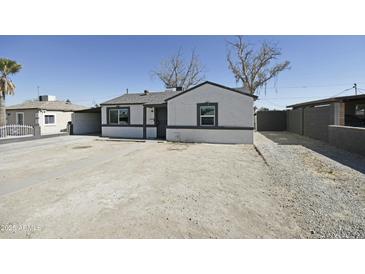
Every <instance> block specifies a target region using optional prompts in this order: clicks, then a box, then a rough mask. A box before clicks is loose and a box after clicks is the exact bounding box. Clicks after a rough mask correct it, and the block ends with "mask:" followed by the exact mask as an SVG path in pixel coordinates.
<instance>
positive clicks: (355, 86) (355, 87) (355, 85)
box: [353, 83, 357, 95]
mask: <svg viewBox="0 0 365 274" xmlns="http://www.w3.org/2000/svg"><path fill="white" fill-rule="evenodd" d="M353 88H354V89H355V95H357V84H356V83H355V84H354V86H353Z"/></svg>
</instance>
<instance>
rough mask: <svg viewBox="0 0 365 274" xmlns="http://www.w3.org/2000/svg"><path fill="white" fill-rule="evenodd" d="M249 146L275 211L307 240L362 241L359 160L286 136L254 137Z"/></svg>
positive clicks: (364, 163) (363, 179)
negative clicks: (259, 159) (263, 168)
mask: <svg viewBox="0 0 365 274" xmlns="http://www.w3.org/2000/svg"><path fill="white" fill-rule="evenodd" d="M255 144H256V147H257V148H258V150H259V151H260V152H261V154H262V155H263V157H264V158H265V160H266V161H267V163H268V165H269V167H270V169H271V174H272V179H273V180H272V182H273V183H274V184H275V188H276V190H275V191H274V192H275V196H276V198H277V199H278V201H280V206H281V207H285V208H286V209H287V210H289V211H291V215H292V216H293V217H294V218H295V220H296V223H297V225H298V226H300V227H301V228H302V229H303V231H305V232H308V231H309V232H310V233H311V235H310V237H311V238H365V175H364V174H365V158H364V157H362V156H359V155H355V154H352V153H349V152H346V151H344V150H340V149H336V148H334V147H332V146H330V145H327V144H325V143H323V142H320V141H317V140H313V139H310V138H307V137H303V136H300V135H297V134H293V133H289V132H262V134H260V133H256V135H255ZM275 188H273V190H274V189H275ZM303 236H304V235H303ZM307 236H308V235H307Z"/></svg>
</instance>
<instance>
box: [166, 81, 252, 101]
mask: <svg viewBox="0 0 365 274" xmlns="http://www.w3.org/2000/svg"><path fill="white" fill-rule="evenodd" d="M205 84H210V85H212V86H216V87H220V88H223V89H227V90H230V91H233V92H237V93H239V94H241V95H246V96H249V97H252V98H254V100H256V99H257V96H256V95H252V94H249V93H246V92H243V91H240V90H238V89H235V88H230V87H226V86H223V85H221V84H217V83H214V82H210V81H205V82H203V83H200V84H199V85H196V86H194V87H192V88H189V89H187V90H184V91H183V92H180V93H179V94H176V95H174V96H172V97H170V98H168V99H166V101H169V100H171V99H173V98H176V97H177V96H180V95H182V94H184V93H187V92H189V91H192V90H194V89H196V88H198V87H201V86H203V85H205Z"/></svg>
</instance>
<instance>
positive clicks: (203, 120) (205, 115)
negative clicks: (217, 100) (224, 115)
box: [198, 104, 217, 126]
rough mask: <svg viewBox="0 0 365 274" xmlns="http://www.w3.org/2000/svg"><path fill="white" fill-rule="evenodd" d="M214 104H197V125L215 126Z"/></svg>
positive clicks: (215, 109)
mask: <svg viewBox="0 0 365 274" xmlns="http://www.w3.org/2000/svg"><path fill="white" fill-rule="evenodd" d="M216 106H217V105H216V104H199V105H198V111H199V126H216V114H217V113H216V112H217V108H216Z"/></svg>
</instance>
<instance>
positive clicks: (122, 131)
mask: <svg viewBox="0 0 365 274" xmlns="http://www.w3.org/2000/svg"><path fill="white" fill-rule="evenodd" d="M101 132H102V136H104V137H117V138H143V128H142V127H108V126H103V127H102V129H101Z"/></svg>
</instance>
